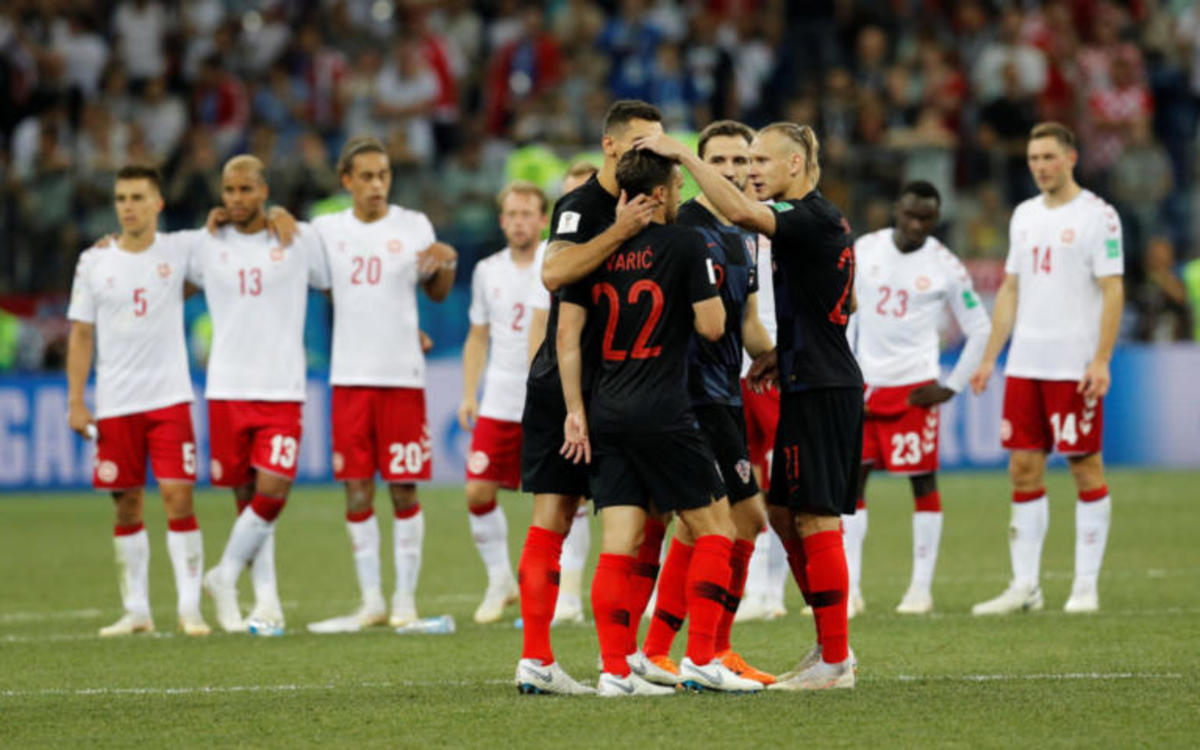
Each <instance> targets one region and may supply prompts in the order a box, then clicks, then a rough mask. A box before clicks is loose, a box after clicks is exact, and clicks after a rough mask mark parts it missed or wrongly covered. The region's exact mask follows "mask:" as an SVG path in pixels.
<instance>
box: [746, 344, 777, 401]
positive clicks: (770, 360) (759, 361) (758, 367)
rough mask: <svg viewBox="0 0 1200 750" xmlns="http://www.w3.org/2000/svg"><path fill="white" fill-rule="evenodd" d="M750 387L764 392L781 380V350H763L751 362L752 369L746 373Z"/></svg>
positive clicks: (757, 391)
mask: <svg viewBox="0 0 1200 750" xmlns="http://www.w3.org/2000/svg"><path fill="white" fill-rule="evenodd" d="M746 380H747V381H748V382H749V383H750V389H751V390H753V391H754V392H755V393H762V392H763V391H765V390H766V389H767V388H769V387H770V386H771V385H773V384H776V383H778V382H779V350H778V349H772V350H771V351H769V352H763V353H762V354H760V355H758V356H757V357H755V358H754V361H753V362H751V363H750V371H749V372H747V373H746Z"/></svg>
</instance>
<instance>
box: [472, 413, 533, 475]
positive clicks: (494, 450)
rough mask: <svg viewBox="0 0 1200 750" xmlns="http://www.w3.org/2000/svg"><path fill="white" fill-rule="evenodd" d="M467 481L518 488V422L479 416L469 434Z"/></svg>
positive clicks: (519, 471)
mask: <svg viewBox="0 0 1200 750" xmlns="http://www.w3.org/2000/svg"><path fill="white" fill-rule="evenodd" d="M467 479H468V480H472V479H475V480H481V481H484V482H499V483H500V486H501V487H503V488H504V489H506V490H515V489H517V488H518V487H520V486H521V423H520V422H503V421H501V420H499V419H491V418H489V417H480V418H479V419H478V420H477V421H476V422H475V431H474V432H473V433H471V451H470V453H468V454H467Z"/></svg>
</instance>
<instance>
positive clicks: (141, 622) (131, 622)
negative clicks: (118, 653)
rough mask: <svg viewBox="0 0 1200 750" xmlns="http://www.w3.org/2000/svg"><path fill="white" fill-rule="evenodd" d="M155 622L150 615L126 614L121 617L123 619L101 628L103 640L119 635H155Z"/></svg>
mask: <svg viewBox="0 0 1200 750" xmlns="http://www.w3.org/2000/svg"><path fill="white" fill-rule="evenodd" d="M153 632H154V620H152V619H150V615H143V614H137V613H134V612H126V613H125V614H123V615H121V619H119V620H117V621H116V622H114V623H113V624H112V625H107V626H105V627H103V628H100V637H101V638H112V637H114V636H119V635H133V634H134V633H153Z"/></svg>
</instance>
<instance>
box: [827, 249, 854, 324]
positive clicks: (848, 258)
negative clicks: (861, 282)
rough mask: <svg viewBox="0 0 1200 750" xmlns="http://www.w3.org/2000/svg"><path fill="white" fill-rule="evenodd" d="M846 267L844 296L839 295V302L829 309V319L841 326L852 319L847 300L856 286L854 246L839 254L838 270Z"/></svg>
mask: <svg viewBox="0 0 1200 750" xmlns="http://www.w3.org/2000/svg"><path fill="white" fill-rule="evenodd" d="M843 269H846V286H845V287H844V288H843V289H842V296H840V297H838V301H837V304H836V305H834V306H833V309H832V310H830V311H829V320H830V322H832V323H837V324H838V325H840V326H844V325H846V323H847V322H848V321H849V320H850V311H849V310H848V309H846V308H847V306H848V305H847V302H846V301H847V300H848V299H849V297H850V288H851V287H852V286H854V248H852V247H847V248H844V249H843V250H842V254H841V255H839V256H838V263H837V270H839V271H841V270H843Z"/></svg>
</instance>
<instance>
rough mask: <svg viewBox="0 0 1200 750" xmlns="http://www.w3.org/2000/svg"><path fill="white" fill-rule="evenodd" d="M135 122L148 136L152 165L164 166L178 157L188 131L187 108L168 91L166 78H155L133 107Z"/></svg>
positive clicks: (147, 144) (149, 82) (147, 85)
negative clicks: (180, 146) (169, 160)
mask: <svg viewBox="0 0 1200 750" xmlns="http://www.w3.org/2000/svg"><path fill="white" fill-rule="evenodd" d="M133 121H134V122H135V123H137V125H138V127H140V128H141V130H142V133H143V134H144V135H145V138H146V146H147V148H148V149H149V150H150V156H151V159H152V161H153V162H154V163H155V164H163V163H165V162H166V161H167V160H168V159H170V158H171V157H172V156H174V154H175V151H176V150H177V149H178V148H179V144H180V142H181V141H182V140H183V134H184V133H185V132H186V131H187V128H188V112H187V106H186V105H185V104H184V103H183V100H182V99H180V98H179V97H178V96H176V95H175V94H173V93H171V92H170V91H168V90H167V80H166V77H165V76H159V77H157V78H151V79H150V80H149V81H147V82H146V86H145V88H143V89H142V96H141V99H140V100H139V101H138V102H137V103H136V104H134V106H133Z"/></svg>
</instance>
